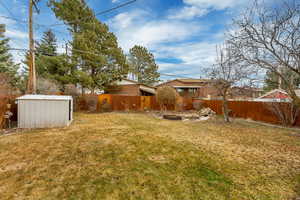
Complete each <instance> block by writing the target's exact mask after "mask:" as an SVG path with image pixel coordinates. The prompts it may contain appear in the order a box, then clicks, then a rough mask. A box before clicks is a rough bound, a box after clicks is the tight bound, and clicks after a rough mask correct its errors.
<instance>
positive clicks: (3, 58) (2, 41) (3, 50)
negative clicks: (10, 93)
mask: <svg viewBox="0 0 300 200" xmlns="http://www.w3.org/2000/svg"><path fill="white" fill-rule="evenodd" d="M0 27H1V28H0V73H5V74H7V76H9V79H10V83H11V85H12V86H13V87H15V86H17V84H18V81H19V78H20V77H19V76H18V69H19V65H16V64H14V62H13V60H12V55H11V54H10V53H9V44H8V42H9V39H8V38H6V37H5V36H4V32H5V27H4V25H0Z"/></svg>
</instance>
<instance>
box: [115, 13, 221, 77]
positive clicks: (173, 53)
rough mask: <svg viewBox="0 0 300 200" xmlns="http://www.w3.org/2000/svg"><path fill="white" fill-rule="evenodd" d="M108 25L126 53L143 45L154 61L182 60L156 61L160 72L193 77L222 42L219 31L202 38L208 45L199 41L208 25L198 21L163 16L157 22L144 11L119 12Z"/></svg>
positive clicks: (207, 64)
mask: <svg viewBox="0 0 300 200" xmlns="http://www.w3.org/2000/svg"><path fill="white" fill-rule="evenodd" d="M109 25H110V27H111V28H112V30H113V31H114V33H115V34H116V35H117V37H118V39H119V44H120V45H121V47H122V48H123V49H124V50H125V52H128V50H129V49H130V48H131V47H133V46H134V45H142V46H146V47H147V48H148V49H149V50H150V51H151V52H153V53H154V56H155V58H156V59H157V60H164V59H167V60H168V59H176V60H180V61H182V62H181V63H180V64H178V63H170V62H167V61H166V62H162V61H161V62H158V65H159V71H160V72H162V73H171V74H177V75H182V74H185V75H188V77H193V78H197V77H199V76H200V75H201V74H200V71H201V70H200V68H203V67H208V66H209V65H211V64H212V62H213V61H214V59H215V46H216V44H217V43H218V42H221V41H222V40H223V37H222V34H223V32H222V31H220V32H216V33H213V34H211V33H210V34H208V36H205V37H208V38H209V39H210V41H211V42H199V39H203V38H201V35H202V34H207V31H208V30H209V26H203V25H202V24H201V23H200V22H199V21H197V22H195V21H193V20H190V21H188V22H187V21H184V20H181V19H180V18H173V19H170V18H168V17H165V18H160V19H158V20H157V19H155V18H154V19H153V17H152V16H151V15H150V13H147V12H145V11H143V10H134V11H132V12H126V13H121V14H119V15H117V16H115V17H114V18H113V19H111V20H110V21H109ZM195 38H197V39H198V40H197V39H196V40H195ZM188 41H189V42H188ZM191 41H193V42H191ZM202 75H203V74H202ZM171 78H172V77H171ZM173 78H174V77H173Z"/></svg>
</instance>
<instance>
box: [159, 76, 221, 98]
mask: <svg viewBox="0 0 300 200" xmlns="http://www.w3.org/2000/svg"><path fill="white" fill-rule="evenodd" d="M212 83H213V80H210V79H175V80H171V81H167V82H165V83H162V84H159V85H157V88H159V87H163V86H171V87H173V88H175V89H176V91H177V92H178V93H179V94H180V96H182V97H194V98H211V97H216V96H218V91H217V89H216V88H215V87H214V86H213V84H212Z"/></svg>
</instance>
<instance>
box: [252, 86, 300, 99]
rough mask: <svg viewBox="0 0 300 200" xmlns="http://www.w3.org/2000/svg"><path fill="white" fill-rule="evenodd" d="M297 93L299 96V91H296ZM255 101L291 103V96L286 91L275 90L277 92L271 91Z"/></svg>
mask: <svg viewBox="0 0 300 200" xmlns="http://www.w3.org/2000/svg"><path fill="white" fill-rule="evenodd" d="M295 92H296V94H297V90H295ZM298 93H299V92H298ZM297 95H298V94H297ZM255 101H266V102H267V101H279V102H288V101H290V96H289V94H288V93H287V92H286V91H284V90H282V89H275V90H271V91H270V92H267V93H266V94H264V95H262V96H260V97H258V98H256V99H255Z"/></svg>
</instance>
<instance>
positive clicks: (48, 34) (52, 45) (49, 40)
mask: <svg viewBox="0 0 300 200" xmlns="http://www.w3.org/2000/svg"><path fill="white" fill-rule="evenodd" d="M36 54H37V56H39V55H50V56H56V55H57V40H56V36H55V34H54V33H53V32H52V30H51V29H49V30H47V31H45V32H44V35H43V38H42V40H41V41H40V42H38V43H37V47H36Z"/></svg>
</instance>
